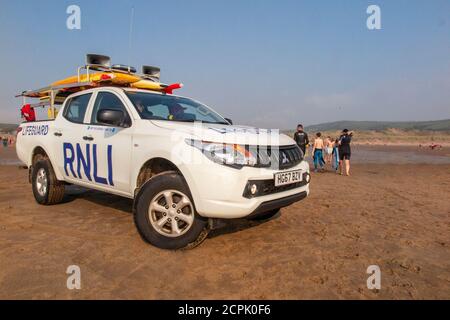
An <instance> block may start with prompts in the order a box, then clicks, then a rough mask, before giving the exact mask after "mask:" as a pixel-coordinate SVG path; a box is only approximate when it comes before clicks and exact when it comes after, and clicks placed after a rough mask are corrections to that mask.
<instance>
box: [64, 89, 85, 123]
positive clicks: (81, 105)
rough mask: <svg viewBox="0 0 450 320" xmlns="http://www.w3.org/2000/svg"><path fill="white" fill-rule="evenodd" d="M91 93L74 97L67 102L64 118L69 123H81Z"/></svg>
mask: <svg viewBox="0 0 450 320" xmlns="http://www.w3.org/2000/svg"><path fill="white" fill-rule="evenodd" d="M91 96H92V93H89V94H83V95H81V96H76V97H73V98H71V99H70V100H69V101H67V106H66V107H65V110H64V118H66V119H67V120H69V121H71V122H75V123H83V121H84V115H85V114H86V110H87V107H88V104H89V99H91Z"/></svg>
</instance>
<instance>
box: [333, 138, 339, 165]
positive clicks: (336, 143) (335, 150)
mask: <svg viewBox="0 0 450 320" xmlns="http://www.w3.org/2000/svg"><path fill="white" fill-rule="evenodd" d="M332 158H333V159H332V163H331V166H332V168H333V169H334V170H335V171H336V173H337V171H338V169H339V139H336V140H335V141H334V143H333V153H332Z"/></svg>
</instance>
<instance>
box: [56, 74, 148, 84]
mask: <svg viewBox="0 0 450 320" xmlns="http://www.w3.org/2000/svg"><path fill="white" fill-rule="evenodd" d="M105 76H111V78H110V79H104V77H105ZM139 80H141V78H140V77H138V76H135V75H132V74H127V73H119V72H98V73H93V74H90V75H89V76H88V75H87V74H82V75H80V79H79V81H78V76H72V77H69V78H65V79H63V80H59V81H56V82H53V83H52V86H61V85H65V84H71V83H77V82H101V81H108V82H110V83H113V84H119V85H124V84H130V83H133V82H137V81H139Z"/></svg>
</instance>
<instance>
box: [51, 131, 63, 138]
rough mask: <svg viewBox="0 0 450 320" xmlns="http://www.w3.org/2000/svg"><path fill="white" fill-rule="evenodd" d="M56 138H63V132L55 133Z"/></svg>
mask: <svg viewBox="0 0 450 320" xmlns="http://www.w3.org/2000/svg"><path fill="white" fill-rule="evenodd" d="M53 134H54V135H55V136H57V137H61V136H62V133H61V132H55V133H53Z"/></svg>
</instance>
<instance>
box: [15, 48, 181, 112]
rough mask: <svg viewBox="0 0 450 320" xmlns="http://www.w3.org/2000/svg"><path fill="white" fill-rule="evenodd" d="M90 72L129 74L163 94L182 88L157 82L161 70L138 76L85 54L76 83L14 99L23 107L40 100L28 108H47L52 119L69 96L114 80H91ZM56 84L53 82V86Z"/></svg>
mask: <svg viewBox="0 0 450 320" xmlns="http://www.w3.org/2000/svg"><path fill="white" fill-rule="evenodd" d="M83 70H86V74H85V75H84V76H83V72H82V71H83ZM91 71H99V72H107V73H109V72H111V73H122V74H129V75H132V76H135V77H137V78H140V79H141V80H149V81H152V82H155V83H158V84H159V85H160V88H161V91H162V92H163V93H172V90H174V89H178V88H181V87H182V84H172V85H166V84H163V83H160V81H159V80H160V75H161V69H160V68H158V67H154V66H143V67H142V73H141V74H138V73H136V69H135V68H134V67H131V66H127V65H121V64H114V65H111V58H110V57H109V56H106V55H100V54H87V55H86V64H85V65H84V66H80V67H78V69H77V76H76V77H74V81H77V82H75V83H69V84H60V85H50V86H47V87H43V88H40V89H37V90H28V91H23V92H21V93H20V94H18V95H16V96H15V97H16V98H18V97H22V99H23V105H25V104H26V98H34V99H40V102H38V103H33V104H30V106H31V107H33V108H34V107H46V106H49V107H50V111H49V115H52V117H53V118H54V117H55V115H56V112H55V105H60V104H63V103H64V101H65V100H66V98H67V97H68V96H69V95H70V94H72V93H74V92H77V91H81V90H85V89H88V88H94V87H99V86H102V85H103V83H105V82H106V83H111V82H109V81H112V80H111V79H113V78H114V75H111V78H109V77H108V76H109V75H105V76H106V79H101V80H100V81H99V80H93V79H92V75H93V73H91ZM102 77H103V76H102ZM56 83H57V82H55V84H56ZM116 85H117V84H116ZM128 85H129V84H128ZM124 86H125V85H124ZM148 90H152V89H148ZM154 90H155V89H154Z"/></svg>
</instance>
